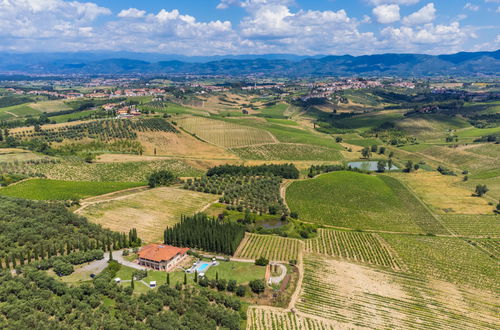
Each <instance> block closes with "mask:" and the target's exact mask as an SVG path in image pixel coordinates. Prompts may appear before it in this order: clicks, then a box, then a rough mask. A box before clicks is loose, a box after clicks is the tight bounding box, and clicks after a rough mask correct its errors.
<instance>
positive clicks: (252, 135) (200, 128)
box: [177, 117, 277, 148]
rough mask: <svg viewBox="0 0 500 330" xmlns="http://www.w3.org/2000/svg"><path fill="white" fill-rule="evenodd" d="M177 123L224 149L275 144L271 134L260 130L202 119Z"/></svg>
mask: <svg viewBox="0 0 500 330" xmlns="http://www.w3.org/2000/svg"><path fill="white" fill-rule="evenodd" d="M177 122H178V123H179V126H181V127H182V128H184V129H185V130H186V131H188V132H190V133H192V134H194V135H195V136H197V137H199V138H200V139H203V140H204V141H207V142H209V143H212V144H215V145H218V146H221V147H225V148H235V147H243V146H249V145H256V144H266V143H276V142H277V141H276V139H275V138H274V136H273V135H271V133H269V132H267V131H264V130H262V129H258V128H253V127H247V126H241V125H238V124H233V123H227V122H224V121H219V120H213V119H208V118H203V117H185V118H181V119H179V120H177Z"/></svg>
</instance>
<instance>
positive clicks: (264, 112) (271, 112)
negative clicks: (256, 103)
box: [259, 103, 289, 119]
mask: <svg viewBox="0 0 500 330" xmlns="http://www.w3.org/2000/svg"><path fill="white" fill-rule="evenodd" d="M288 107H289V105H288V104H285V103H278V104H275V105H273V106H270V107H266V108H263V109H261V113H260V114H259V116H262V117H266V118H275V119H284V118H286V117H285V116H284V115H283V113H284V112H285V110H286V109H287V108H288Z"/></svg>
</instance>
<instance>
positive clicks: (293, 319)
mask: <svg viewBox="0 0 500 330" xmlns="http://www.w3.org/2000/svg"><path fill="white" fill-rule="evenodd" d="M247 318H248V319H247V330H281V329H287V330H301V329H311V330H334V329H337V327H336V326H334V325H333V323H332V322H328V323H327V322H322V321H319V320H317V319H313V318H309V317H304V316H299V315H297V314H296V313H291V312H286V311H280V310H278V309H274V308H273V309H271V308H265V307H264V308H260V307H256V306H251V307H249V308H248V311H247ZM335 325H336V324H335Z"/></svg>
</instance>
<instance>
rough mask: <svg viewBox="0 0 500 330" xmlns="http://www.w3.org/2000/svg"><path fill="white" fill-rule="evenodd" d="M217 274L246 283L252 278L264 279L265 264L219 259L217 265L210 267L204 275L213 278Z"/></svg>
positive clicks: (220, 277) (221, 277)
mask: <svg viewBox="0 0 500 330" xmlns="http://www.w3.org/2000/svg"><path fill="white" fill-rule="evenodd" d="M216 273H218V274H219V279H225V280H228V281H229V280H235V281H236V282H238V284H246V283H248V282H250V281H252V280H259V279H262V280H263V279H264V277H265V275H266V267H265V266H256V265H255V264H253V263H250V262H236V261H219V265H218V266H215V267H210V269H209V270H208V271H207V272H206V274H205V276H206V277H207V278H209V279H213V278H215V276H216Z"/></svg>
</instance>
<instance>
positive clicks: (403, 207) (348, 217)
mask: <svg viewBox="0 0 500 330" xmlns="http://www.w3.org/2000/svg"><path fill="white" fill-rule="evenodd" d="M286 199H287V203H288V205H289V207H290V208H291V210H292V211H296V212H298V214H299V216H300V219H301V220H303V221H310V222H314V223H319V224H325V225H333V226H338V227H346V228H353V229H370V230H387V231H396V232H413V233H446V229H444V228H443V227H442V226H441V225H440V224H439V223H438V222H437V221H436V219H435V218H434V217H433V216H432V214H430V213H429V211H428V210H427V209H426V208H425V207H424V206H423V205H422V203H421V202H420V201H419V200H418V199H417V198H416V197H415V196H414V195H412V194H411V193H410V192H409V191H408V190H407V189H406V188H405V187H404V186H403V185H402V184H401V183H400V182H399V181H398V180H395V179H393V178H389V177H387V176H383V175H381V176H375V175H367V174H360V173H355V172H333V173H329V174H324V175H321V176H319V177H317V178H315V179H309V180H304V181H298V182H294V183H292V184H291V185H290V187H289V188H288V189H287V193H286Z"/></svg>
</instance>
